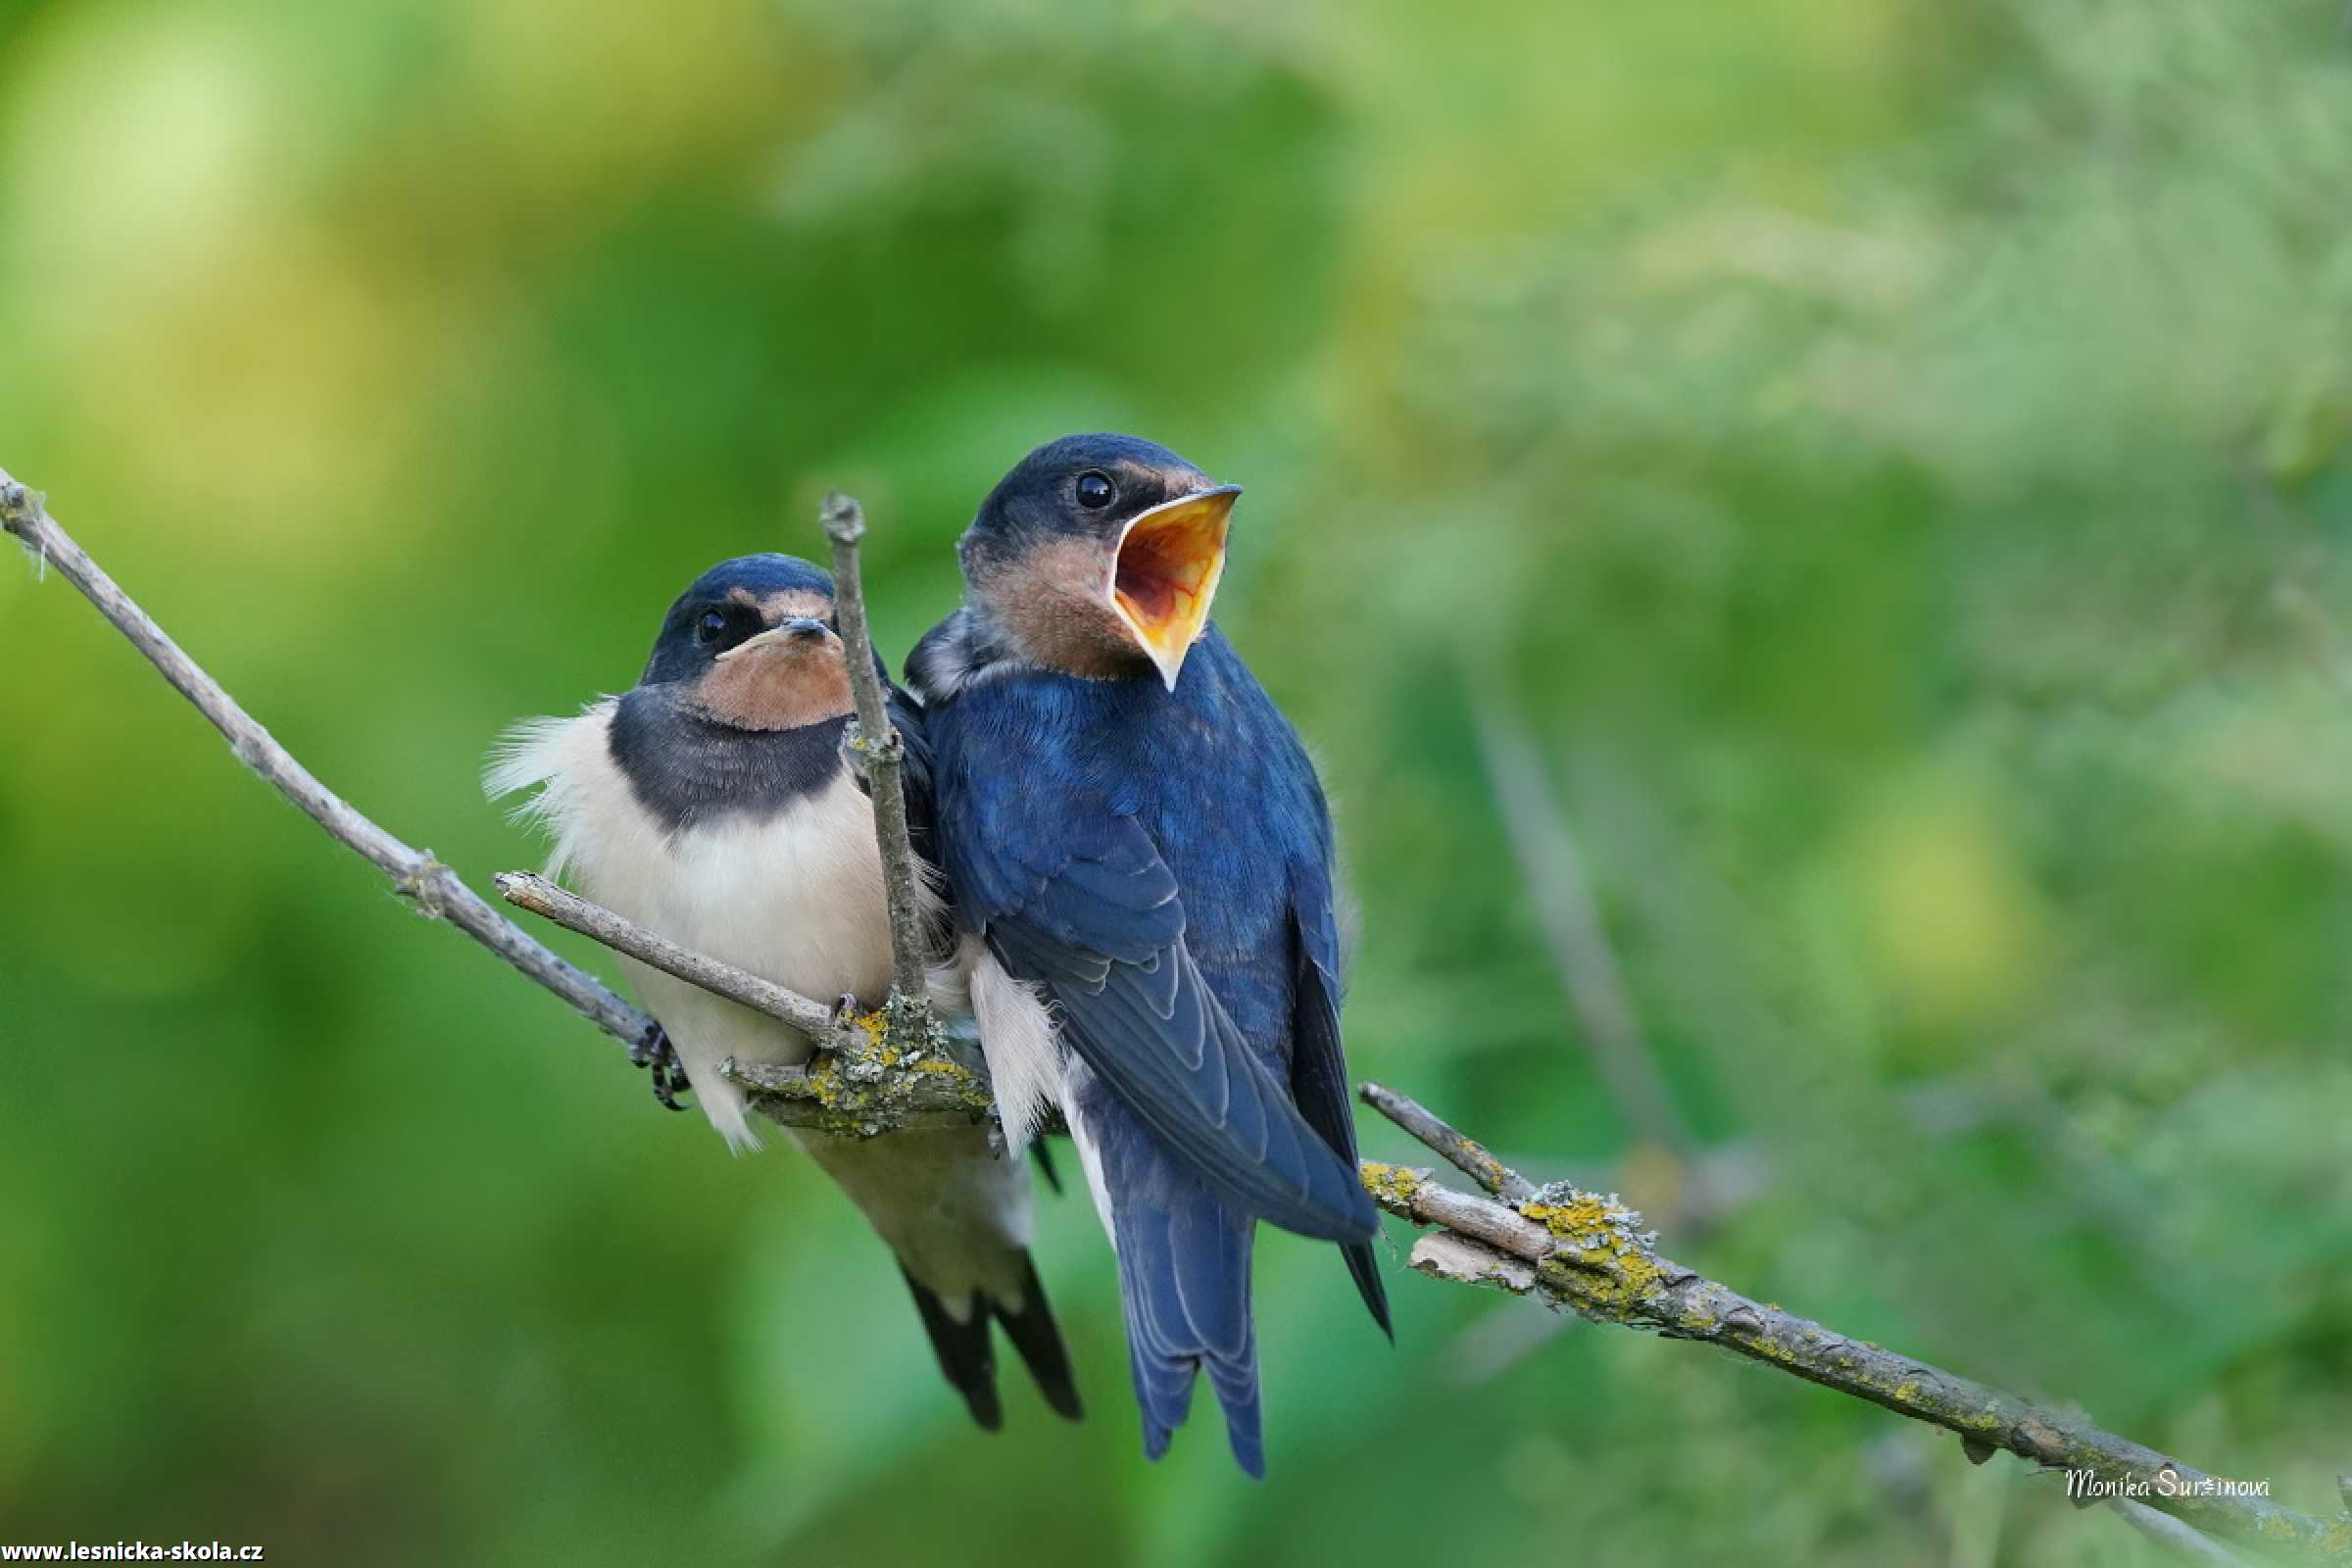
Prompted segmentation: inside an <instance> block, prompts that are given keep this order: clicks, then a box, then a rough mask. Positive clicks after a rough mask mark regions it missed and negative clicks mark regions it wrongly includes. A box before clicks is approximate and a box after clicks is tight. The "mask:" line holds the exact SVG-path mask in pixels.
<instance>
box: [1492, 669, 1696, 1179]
mask: <svg viewBox="0 0 2352 1568" xmlns="http://www.w3.org/2000/svg"><path fill="white" fill-rule="evenodd" d="M1472 706H1473V711H1474V712H1475V715H1476V718H1477V721H1478V743H1479V750H1480V752H1481V754H1482V755H1483V756H1484V758H1485V759H1486V764H1487V776H1488V778H1489V779H1490V780H1491V781H1492V783H1493V785H1494V790H1495V805H1496V806H1498V807H1499V808H1500V809H1501V811H1502V823H1503V827H1504V829H1505V831H1506V832H1507V833H1508V834H1509V836H1510V840H1511V847H1512V849H1513V850H1514V851H1516V852H1517V855H1518V858H1519V868H1520V872H1521V875H1522V876H1523V877H1524V878H1525V880H1526V883H1527V891H1528V897H1529V898H1531V899H1533V900H1534V901H1535V905H1536V913H1537V915H1538V916H1539V917H1540V918H1541V919H1542V921H1543V924H1544V933H1545V935H1546V936H1548V937H1549V938H1550V941H1551V952H1552V960H1553V962H1554V963H1555V964H1556V965H1557V967H1558V969H1559V973H1560V988H1561V990H1563V991H1564V992H1566V993H1567V998H1568V1005H1569V1008H1570V1010H1571V1011H1573V1012H1574V1013H1575V1014H1576V1020H1577V1024H1578V1030H1577V1033H1578V1035H1579V1037H1580V1038H1581V1039H1582V1040H1583V1041H1584V1042H1585V1049H1586V1050H1587V1051H1588V1052H1590V1053H1591V1054H1592V1057H1593V1066H1594V1067H1595V1068H1597V1069H1598V1070H1599V1072H1600V1078H1601V1082H1602V1083H1604V1084H1606V1085H1607V1086H1608V1090H1609V1098H1610V1099H1611V1100H1612V1101H1614V1102H1615V1103H1616V1104H1617V1109H1618V1112H1619V1114H1621V1115H1623V1116H1624V1117H1625V1119H1626V1120H1627V1122H1628V1123H1630V1124H1631V1125H1632V1127H1633V1129H1634V1131H1635V1132H1637V1133H1638V1134H1640V1135H1641V1136H1642V1137H1643V1138H1645V1139H1647V1140H1649V1141H1650V1142H1651V1143H1654V1144H1656V1145H1658V1146H1659V1147H1661V1148H1663V1149H1664V1150H1666V1152H1669V1153H1671V1154H1673V1155H1674V1156H1675V1157H1676V1158H1677V1159H1678V1160H1680V1161H1681V1162H1682V1163H1683V1164H1685V1165H1686V1166H1688V1165H1690V1164H1691V1163H1693V1162H1694V1161H1695V1160H1696V1158H1697V1156H1698V1141H1697V1140H1696V1139H1695V1138H1693V1137H1692V1136H1691V1129H1690V1125H1689V1123H1687V1122H1686V1121H1684V1119H1683V1116H1682V1113H1681V1111H1679V1110H1678V1109H1677V1108H1676V1107H1675V1103H1674V1097H1673V1096H1672V1095H1671V1094H1670V1093H1669V1092H1668V1090H1667V1088H1666V1079H1665V1076H1664V1075H1663V1074H1662V1073H1660V1072H1659V1071H1658V1064H1657V1061H1656V1058H1655V1057H1653V1056H1652V1055H1651V1054H1650V1050H1649V1043H1648V1041H1647V1040H1646V1039H1644V1038H1643V1036H1642V1025H1641V1021H1640V1019H1639V1018H1638V1016H1637V1015H1636V1014H1635V1011H1634V1005H1633V1002H1632V999H1631V998H1630V997H1629V996H1628V994H1627V992H1626V986H1625V974H1624V971H1623V970H1622V969H1620V968H1619V966H1618V963H1617V953H1616V950H1615V949H1614V948H1612V947H1611V946H1610V945H1609V936H1608V931H1607V929H1606V928H1605V927H1604V926H1603V925H1602V923H1601V918H1600V908H1599V906H1598V905H1597V904H1596V903H1595V902H1594V900H1593V883H1592V878H1591V877H1590V876H1589V875H1587V874H1586V871H1585V860H1584V856H1583V855H1582V854H1581V853H1579V851H1578V850H1577V847H1576V836H1575V834H1574V833H1573V832H1572V831H1570V829H1569V826H1568V820H1567V816H1566V814H1565V813H1564V812H1563V811H1562V810H1561V809H1560V806H1559V803H1558V801H1557V800H1556V799H1555V798H1554V797H1553V795H1552V790H1551V784H1550V781H1549V780H1548V779H1546V778H1545V776H1544V764H1543V762H1542V760H1540V759H1539V757H1538V755H1537V752H1536V748H1535V746H1534V744H1533V743H1531V742H1530V741H1529V740H1528V738H1527V735H1526V733H1525V731H1524V730H1523V729H1522V728H1521V727H1520V726H1519V725H1517V724H1516V723H1514V722H1512V721H1511V720H1509V719H1507V718H1505V717H1504V716H1503V714H1502V713H1501V711H1499V710H1498V709H1497V708H1496V707H1495V704H1494V702H1493V701H1492V700H1491V699H1490V698H1487V697H1485V696H1480V697H1479V698H1477V700H1476V701H1475V702H1474V704H1473V705H1472Z"/></svg>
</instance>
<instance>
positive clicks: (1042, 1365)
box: [981, 1253, 1086, 1426]
mask: <svg viewBox="0 0 2352 1568" xmlns="http://www.w3.org/2000/svg"><path fill="white" fill-rule="evenodd" d="M1021 1268H1022V1270H1023V1272H1024V1277H1023V1279H1022V1280H1021V1306H1020V1309H1019V1310H1018V1311H1007V1310H1006V1309H1005V1303H1004V1302H1002V1301H990V1302H989V1303H988V1310H989V1312H990V1314H991V1315H993V1316H994V1317H995V1318H996V1320H997V1321H998V1322H999V1323H1002V1324H1004V1325H1005V1338H1006V1339H1008V1340H1010V1341H1011V1342H1012V1348H1014V1349H1015V1350H1017V1351H1019V1352H1020V1356H1021V1362H1022V1364H1023V1365H1025V1366H1027V1367H1028V1368H1029V1375H1030V1376H1031V1377H1033V1378H1035V1379H1037V1391H1038V1393H1040V1394H1042V1395H1044V1396H1045V1397H1046V1403H1047V1404H1049V1405H1051V1406H1052V1407H1053V1409H1054V1414H1055V1415H1058V1416H1061V1417H1062V1418H1064V1419H1065V1420H1070V1421H1083V1420H1084V1419H1086V1409H1085V1407H1084V1406H1083V1405H1081V1404H1080V1403H1079V1402H1078V1383H1077V1380H1076V1379H1075V1378H1074V1377H1072V1376H1071V1374H1070V1352H1069V1351H1068V1350H1067V1349H1065V1348H1063V1347H1062V1343H1061V1330H1060V1329H1058V1328H1056V1327H1055V1326H1054V1308H1053V1307H1052V1306H1051V1305H1049V1304H1048V1303H1047V1301H1046V1288H1045V1286H1044V1285H1043V1284H1041V1283H1040V1282H1039V1280H1038V1277H1037V1264H1036V1263H1035V1262H1033V1261H1032V1260H1031V1259H1030V1258H1029V1256H1028V1254H1027V1253H1023V1254H1022V1256H1021ZM981 1425H983V1426H986V1425H987V1423H986V1422H982V1423H981Z"/></svg>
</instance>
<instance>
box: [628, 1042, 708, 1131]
mask: <svg viewBox="0 0 2352 1568" xmlns="http://www.w3.org/2000/svg"><path fill="white" fill-rule="evenodd" d="M629 1059H630V1060H631V1061H633V1062H635V1063H636V1064H637V1065H638V1066H640V1067H646V1068H650V1069H652V1072H653V1083H654V1099H655V1100H657V1101H659V1102H660V1103H661V1104H662V1107H663V1108H664V1109H668V1110H684V1109H686V1108H687V1107H686V1106H684V1105H681V1104H679V1103H678V1096H680V1095H683V1094H687V1093H690V1092H691V1091H692V1090H693V1088H694V1085H693V1084H692V1083H690V1082H688V1081H687V1077H686V1065H685V1063H683V1062H681V1061H679V1060H678V1050H677V1047H675V1046H673V1045H671V1044H670V1043H669V1032H668V1031H667V1030H665V1029H663V1028H662V1026H661V1025H660V1024H656V1025H654V1027H653V1030H652V1032H651V1033H650V1034H649V1035H647V1037H646V1039H645V1041H644V1043H643V1044H641V1045H640V1046H639V1047H638V1048H637V1049H636V1050H635V1051H632V1052H630V1053H629Z"/></svg>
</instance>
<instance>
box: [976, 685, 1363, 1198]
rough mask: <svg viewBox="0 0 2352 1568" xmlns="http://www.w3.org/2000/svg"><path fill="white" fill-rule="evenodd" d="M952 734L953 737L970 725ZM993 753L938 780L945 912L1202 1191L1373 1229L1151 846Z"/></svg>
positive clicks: (1131, 827) (1349, 1167) (1127, 823)
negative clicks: (1021, 985)
mask: <svg viewBox="0 0 2352 1568" xmlns="http://www.w3.org/2000/svg"><path fill="white" fill-rule="evenodd" d="M956 706H957V707H960V706H962V705H961V704H957V705H956ZM956 727H957V730H958V731H959V736H958V738H959V739H963V738H964V736H966V735H968V732H969V729H970V728H971V726H967V725H961V724H959V725H957V726H956ZM936 739H937V737H936V736H935V740H936ZM965 744H966V745H968V744H969V742H968V740H966V741H965ZM945 750H946V748H945V747H944V746H943V747H942V751H943V753H944V751H945ZM987 761H988V760H987V759H985V758H975V757H969V756H966V757H959V758H958V759H957V763H958V765H957V766H956V768H955V769H954V775H955V776H954V780H953V784H952V786H951V785H949V784H948V781H947V778H946V770H944V769H943V776H942V784H943V798H942V802H941V808H942V809H941V816H940V823H939V833H940V845H941V849H942V852H943V857H944V859H945V862H946V864H947V868H948V873H949V877H950V880H951V881H952V882H953V883H954V884H955V889H956V904H957V907H958V917H959V918H960V919H961V920H962V921H963V923H964V924H965V925H966V926H967V928H970V929H976V930H979V931H980V932H982V933H983V934H984V936H985V937H986V940H987V942H988V944H989V947H990V948H991V950H992V951H994V952H995V953H996V955H997V956H998V957H999V958H1000V959H1001V960H1002V961H1003V962H1004V964H1005V967H1006V968H1007V969H1008V970H1010V971H1011V972H1012V973H1013V974H1015V975H1017V976H1019V977H1020V978H1022V979H1024V980H1029V981H1032V982H1034V983H1036V984H1039V985H1042V986H1044V987H1045V988H1046V990H1047V992H1048V993H1049V994H1050V995H1051V997H1052V998H1053V1000H1054V1003H1055V1004H1056V1005H1057V1007H1058V1010H1059V1012H1060V1014H1061V1021H1062V1038H1063V1039H1064V1040H1065V1041H1066V1042H1067V1043H1068V1044H1069V1046H1070V1047H1071V1049H1073V1050H1074V1051H1076V1052H1077V1054H1078V1055H1079V1056H1080V1058H1081V1059H1083V1060H1084V1061H1085V1062H1086V1064H1087V1065H1088V1066H1089V1067H1091V1068H1093V1069H1094V1071H1095V1073H1096V1074H1097V1075H1098V1076H1100V1077H1101V1078H1102V1080H1103V1084H1104V1085H1105V1086H1106V1087H1107V1088H1108V1089H1109V1090H1110V1091H1111V1093H1112V1094H1114V1095H1115V1096H1117V1098H1118V1100H1119V1102H1120V1103H1122V1104H1124V1105H1125V1106H1126V1107H1127V1108H1128V1109H1129V1111H1131V1112H1132V1113H1133V1114H1134V1115H1135V1117H1136V1118H1137V1119H1138V1120H1139V1121H1141V1122H1142V1123H1143V1124H1144V1125H1145V1126H1146V1127H1148V1128H1149V1129H1150V1130H1151V1131H1152V1134H1153V1135H1154V1136H1155V1137H1156V1138H1157V1139H1159V1141H1160V1142H1161V1143H1162V1144H1163V1145H1164V1146H1165V1147H1166V1148H1167V1150H1168V1151H1169V1152H1170V1153H1171V1154H1173V1155H1175V1156H1176V1157H1177V1158H1178V1159H1180V1160H1181V1161H1182V1162H1183V1163H1184V1164H1185V1165H1186V1166H1187V1167H1188V1168H1190V1169H1191V1170H1193V1171H1194V1172H1195V1173H1196V1174H1197V1175H1199V1177H1200V1178H1201V1181H1202V1182H1204V1183H1206V1184H1207V1185H1208V1186H1209V1188H1210V1189H1211V1190H1213V1191H1214V1192H1216V1193H1218V1194H1219V1195H1220V1196H1221V1197H1223V1198H1224V1199H1225V1200H1226V1201H1228V1202H1230V1203H1232V1204H1233V1205H1234V1206H1235V1207H1237V1208H1239V1209H1242V1210H1244V1211H1246V1212H1249V1213H1250V1214H1254V1215H1256V1216H1257V1217H1259V1218H1261V1219H1264V1220H1266V1221H1267V1222H1268V1223H1270V1224H1274V1225H1279V1226H1281V1227H1282V1228H1283V1229H1285V1230H1291V1231H1297V1232H1299V1234H1301V1235H1304V1236H1314V1237H1320V1238H1323V1239H1325V1240H1329V1241H1337V1242H1360V1241H1362V1240H1364V1239H1366V1238H1367V1237H1369V1236H1371V1235H1372V1234H1373V1233H1374V1231H1375V1229H1376V1227H1377V1220H1376V1216H1375V1214H1374V1211H1373V1208H1372V1204H1371V1200H1370V1199H1369V1198H1367V1197H1366V1196H1365V1194H1364V1191H1363V1189H1362V1187H1361V1186H1360V1185H1359V1184H1358V1183H1357V1181H1356V1173H1355V1167H1354V1164H1353V1162H1352V1160H1349V1159H1347V1158H1345V1157H1343V1155H1342V1154H1341V1153H1340V1152H1337V1151H1335V1150H1334V1149H1333V1147H1332V1146H1331V1144H1330V1143H1328V1142H1327V1141H1326V1140H1325V1138H1324V1137H1322V1136H1319V1135H1318V1133H1317V1131H1316V1129H1315V1128H1314V1127H1313V1126H1311V1125H1309V1124H1308V1122H1307V1121H1306V1120H1305V1119H1304V1118H1302V1117H1301V1116H1300V1114H1299V1108H1298V1106H1297V1105H1296V1104H1294V1103H1293V1102H1292V1090H1291V1086H1290V1085H1289V1084H1288V1083H1286V1082H1284V1081H1283V1079H1282V1078H1281V1077H1280V1076H1278V1075H1277V1073H1276V1072H1275V1070H1274V1069H1273V1068H1272V1067H1271V1066H1270V1065H1269V1064H1268V1063H1267V1062H1266V1061H1265V1060H1264V1059H1263V1058H1261V1057H1260V1056H1259V1054H1257V1053H1256V1052H1254V1051H1252V1050H1251V1049H1250V1043H1249V1042H1248V1040H1246V1039H1245V1038H1244V1037H1243V1035H1242V1033H1241V1031H1240V1030H1239V1029H1238V1028H1236V1027H1235V1025H1234V1023H1233V1021H1232V1020H1231V1019H1230V1018H1229V1017H1227V1015H1226V1013H1225V1010H1224V1008H1223V1007H1221V1006H1220V1005H1218V1003H1217V999H1216V997H1215V995H1214V994H1213V993H1211V992H1210V990H1209V989H1208V986H1207V984H1206V982H1205V981H1204V980H1203V979H1202V977H1201V971H1200V968H1199V966H1198V965H1197V964H1196V963H1195V962H1194V960H1193V956H1192V954H1191V952H1190V951H1189V950H1188V949H1187V948H1186V946H1185V914H1184V903H1183V900H1182V898H1181V897H1180V893H1179V889H1178V887H1177V883H1176V878H1175V875H1174V873H1173V872H1172V871H1170V870H1169V868H1168V865H1167V863H1166V861H1165V860H1163V859H1162V858H1160V855H1159V852H1158V850H1157V848H1156V847H1154V845H1153V844H1152V838H1151V835H1150V834H1149V833H1147V832H1146V831H1145V829H1144V827H1143V825H1142V824H1141V823H1140V822H1138V821H1137V820H1136V819H1135V818H1134V817H1133V816H1132V815H1129V814H1125V813H1122V812H1120V811H1118V810H1117V809H1114V808H1113V806H1112V804H1111V802H1110V801H1109V799H1108V798H1107V797H1106V796H1104V795H1103V794H1101V793H1100V792H1097V791H1091V790H1086V789H1083V788H1081V789H1077V790H1056V789H1039V788H1037V787H1035V774H1034V772H1033V771H1032V770H1031V769H1030V768H1028V767H1025V766H1023V765H1021V760H1014V759H1009V758H1008V759H1005V762H1006V765H1004V766H988V765H984V764H985V763H986V762H987ZM974 764H981V765H974ZM951 787H952V788H953V790H954V795H955V798H954V799H953V800H952V801H951V800H949V799H947V798H946V795H945V793H944V790H945V789H947V788H951Z"/></svg>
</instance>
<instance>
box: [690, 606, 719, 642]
mask: <svg viewBox="0 0 2352 1568" xmlns="http://www.w3.org/2000/svg"><path fill="white" fill-rule="evenodd" d="M726 629H727V617H726V616H724V615H722V614H720V613H718V612H717V611H715V610H706V611H704V612H703V615H702V618H701V619H700V620H698V621H696V622H695V623H694V640H695V641H696V642H698V643H701V644H702V645H703V646H704V647H706V648H708V647H710V646H711V644H712V643H714V642H716V641H718V639H719V636H720V634H721V633H723V632H724V631H725V630H726Z"/></svg>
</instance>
